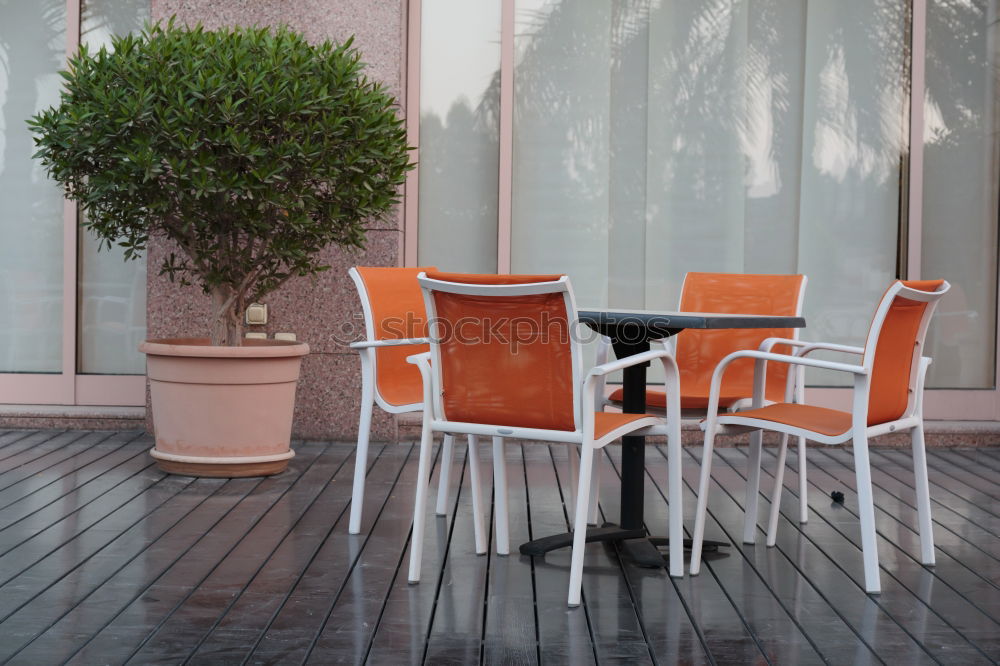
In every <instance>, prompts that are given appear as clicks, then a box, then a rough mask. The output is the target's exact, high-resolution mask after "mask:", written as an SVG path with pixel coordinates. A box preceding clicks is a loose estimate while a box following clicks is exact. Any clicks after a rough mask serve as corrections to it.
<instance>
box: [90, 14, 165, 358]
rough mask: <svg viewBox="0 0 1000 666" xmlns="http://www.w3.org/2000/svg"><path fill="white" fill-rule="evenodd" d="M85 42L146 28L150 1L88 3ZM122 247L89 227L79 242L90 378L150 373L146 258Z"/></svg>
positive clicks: (98, 43) (97, 43)
mask: <svg viewBox="0 0 1000 666" xmlns="http://www.w3.org/2000/svg"><path fill="white" fill-rule="evenodd" d="M81 10H82V17H81V21H80V40H81V42H83V43H84V44H87V45H88V46H89V47H90V48H91V49H98V48H100V47H102V46H105V47H110V45H111V36H112V35H123V34H128V33H129V32H136V31H139V30H141V29H142V27H143V24H144V23H145V22H146V21H148V20H149V18H150V10H149V3H148V2H134V1H133V0H85V1H84V2H83V4H82V8H81ZM122 253H123V250H122V248H120V247H118V246H114V247H112V248H111V249H110V250H109V249H108V248H107V247H105V248H104V249H99V248H98V242H97V238H96V237H95V236H94V235H93V234H91V233H90V232H89V231H87V230H86V229H84V228H82V227H81V228H80V237H79V258H80V266H79V285H78V287H79V303H78V316H77V322H78V327H79V331H78V334H77V344H78V349H79V353H78V356H77V364H78V366H79V368H78V370H79V372H81V373H84V374H135V375H141V374H143V373H145V371H146V359H145V356H144V355H143V354H140V353H139V349H138V347H139V343H141V342H142V341H143V339H144V338H145V337H146V259H145V257H143V258H142V259H139V260H136V261H129V262H126V261H124V258H123V254H122Z"/></svg>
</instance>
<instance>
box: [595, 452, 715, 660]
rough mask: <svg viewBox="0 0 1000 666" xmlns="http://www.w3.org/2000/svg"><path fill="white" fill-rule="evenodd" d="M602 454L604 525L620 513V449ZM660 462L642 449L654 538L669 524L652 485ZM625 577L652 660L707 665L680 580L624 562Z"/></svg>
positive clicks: (662, 478) (661, 475)
mask: <svg viewBox="0 0 1000 666" xmlns="http://www.w3.org/2000/svg"><path fill="white" fill-rule="evenodd" d="M606 451H607V452H608V453H610V454H611V455H612V457H611V459H610V460H609V459H608V458H607V457H604V456H602V457H604V460H603V464H604V467H603V473H602V475H601V478H602V482H603V483H602V487H601V509H602V515H603V516H604V519H605V520H608V519H614V518H617V517H618V515H619V513H620V506H619V505H620V501H619V498H620V495H619V489H620V484H621V478H620V473H621V447H620V446H615V445H612V446H609V447H607V448H606ZM661 463H662V459H661V458H660V456H658V455H657V454H656V453H655V452H654V451H653V450H652V449H651V448H647V450H646V493H645V498H644V502H643V505H644V506H643V516H644V517H645V520H646V526H647V528H648V529H649V531H650V533H651V534H653V535H655V536H663V535H666V534H667V528H668V526H669V525H668V524H669V520H668V518H667V515H668V513H667V503H666V499H665V497H664V495H663V490H662V489H661V487H660V485H659V483H658V482H662V483H663V484H664V485H665V482H666V478H667V477H666V471H665V467H664V466H663V465H662V464H661ZM622 564H623V566H624V569H625V578H626V580H627V581H628V584H629V588H630V589H631V590H632V598H633V602H634V603H635V605H636V608H637V609H638V612H639V616H640V618H641V619H642V624H643V628H644V629H645V632H646V640H647V642H648V644H649V647H650V650H651V651H652V652H653V654H654V656H655V657H656V660H657V661H658V662H660V663H665V664H677V663H686V664H700V663H710V659H709V656H708V652H707V650H706V648H705V643H704V640H703V637H702V635H701V633H700V631H699V628H698V627H697V625H696V624H695V623H694V621H693V620H692V619H691V612H690V611H691V609H690V608H688V606H687V602H686V601H685V599H684V596H683V595H682V594H681V592H680V590H679V586H682V585H685V584H686V582H685V581H686V577H685V580H675V579H673V578H671V577H670V576H669V575H668V574H667V570H666V569H648V568H645V567H639V566H636V565H635V564H633V563H632V562H631V561H630V560H629V559H628V558H625V559H624V561H623V563H622Z"/></svg>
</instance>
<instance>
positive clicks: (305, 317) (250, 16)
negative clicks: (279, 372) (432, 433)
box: [147, 0, 406, 440]
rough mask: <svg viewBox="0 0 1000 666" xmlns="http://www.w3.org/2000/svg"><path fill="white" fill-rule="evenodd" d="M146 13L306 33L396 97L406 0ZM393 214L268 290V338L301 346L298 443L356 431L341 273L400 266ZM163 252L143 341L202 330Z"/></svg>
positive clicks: (195, 304)
mask: <svg viewBox="0 0 1000 666" xmlns="http://www.w3.org/2000/svg"><path fill="white" fill-rule="evenodd" d="M152 8H153V19H154V20H159V19H167V18H169V17H170V16H173V15H176V16H177V18H178V19H179V20H181V21H183V22H186V23H190V24H193V23H196V22H201V23H202V24H203V25H204V26H205V27H207V28H218V27H220V26H225V25H279V24H286V25H288V26H290V27H291V28H293V29H295V30H297V31H299V32H301V33H302V34H304V35H305V36H306V37H307V38H308V39H310V40H313V41H322V40H324V39H330V40H333V41H344V40H346V39H347V38H348V37H350V36H351V35H354V45H355V46H356V47H357V48H358V49H359V50H360V52H361V54H362V60H364V61H365V62H366V63H367V64H368V75H369V76H370V77H371V78H373V79H376V80H379V81H381V82H383V83H384V84H385V85H386V87H387V89H388V90H389V91H390V92H391V93H392V94H394V95H396V97H397V98H399V99H400V104H402V103H403V101H404V99H403V92H404V90H405V74H406V60H405V56H406V48H405V26H406V0H153V3H152ZM400 229H401V221H400V219H399V216H398V215H397V216H393V217H392V218H391V219H387V220H384V221H378V222H373V223H372V224H371V226H370V228H369V230H368V246H367V248H366V249H365V250H364V251H359V252H348V251H345V250H342V249H339V248H327V249H326V250H325V251H324V252H323V254H322V259H323V261H324V263H327V264H329V265H330V266H331V267H332V268H331V269H330V270H329V271H327V272H325V273H321V274H320V275H318V276H317V277H315V278H311V279H300V280H297V281H293V282H290V283H289V284H287V285H285V286H284V287H283V288H282V289H281V290H280V291H279V292H277V293H274V294H271V295H269V296H268V297H267V298H266V299H264V302H265V303H267V304H268V309H269V312H268V318H269V321H268V325H267V326H266V327H259V328H256V329H255V330H262V331H263V330H266V331H267V332H268V333H269V334H273V333H275V332H279V331H288V332H293V333H295V334H296V336H298V339H299V340H302V341H304V342H307V343H309V347H310V349H311V353H310V355H309V356H307V357H306V358H305V360H304V361H303V364H302V378H301V380H300V382H299V389H298V396H297V400H296V413H295V423H294V426H293V434H294V436H296V437H302V438H307V439H338V440H351V439H354V438H355V437H356V436H357V427H358V423H357V422H358V408H359V397H360V393H361V379H360V365H359V362H358V358H357V355H356V354H355V353H353V352H352V351H351V350H350V349H349V348H348V347H347V346H346V344H345V335H344V329H345V328H346V329H348V330H349V329H351V327H357V326H358V325H361V330H363V324H362V320H361V304H360V303H359V301H358V297H357V292H356V291H355V289H354V284H353V283H352V282H351V280H350V278H349V277H348V276H347V270H348V269H349V268H350V267H351V266H355V265H369V266H395V265H397V264H399V263H400V261H399V257H400V247H401V231H400ZM168 252H169V249H168V248H167V247H166V246H165V245H164V244H157V245H155V246H153V247H151V248H150V252H149V267H150V269H149V278H148V308H149V310H148V315H147V324H148V328H149V337H151V338H159V337H172V336H182V335H207V333H208V331H207V324H206V322H207V321H208V309H209V308H208V299H207V297H205V296H203V295H202V294H201V293H200V291H199V290H198V289H197V288H191V287H187V288H181V287H178V286H176V285H173V284H171V283H170V282H169V281H168V280H167V279H166V278H164V277H161V276H159V275H157V272H158V268H159V265H160V262H161V261H162V258H163V256H164V255H165V254H166V253H168ZM396 436H397V427H396V424H395V422H394V420H393V419H392V418H390V417H389V416H388V415H386V414H385V413H383V412H381V411H380V410H378V409H376V410H375V418H374V421H373V433H372V437H373V438H374V439H381V440H391V439H395V438H396Z"/></svg>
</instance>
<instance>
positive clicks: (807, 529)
mask: <svg viewBox="0 0 1000 666" xmlns="http://www.w3.org/2000/svg"><path fill="white" fill-rule="evenodd" d="M720 457H724V458H725V459H726V460H727V462H729V463H730V464H733V465H734V468H735V467H738V466H745V464H746V459H745V456H744V452H743V451H742V450H739V449H729V450H726V451H724V452H722V455H721V456H720ZM763 460H764V469H765V470H767V471H766V472H765V474H767V475H768V476H769V471H770V468H771V467H770V466H769V463H771V464H773V461H774V457H773V455H772V454H771V452H770V451H769V450H765V452H764V456H763ZM787 467H789V465H786V468H787ZM789 477H791V478H789ZM785 478H786V483H785V487H786V493H787V492H788V491H789V490H790V489H791V488H793V487H795V488H797V485H796V486H791V484H792V482H793V481H794V482H795V483H796V484H797V479H795V475H794V473H792V474H789V469H786V470H785ZM817 479H818V481H819V482H817ZM809 487H810V490H809V506H810V510H811V512H812V513H811V514H810V521H809V523H808V524H807V525H806V526H804V527H803V530H802V531H803V533H806V534H808V535H809V537H810V539H811V540H812V541H813V542H814V543H816V544H817V545H819V546H820V547H822V548H824V549H834V548H835V549H843V548H844V545H845V543H844V542H845V541H846V542H847V546H848V547H847V549H846V552H843V550H841V552H842V554H840V555H839V557H838V560H837V564H838V566H839V567H840V568H841V569H842V570H843V571H844V572H845V573H847V574H848V576H850V577H851V579H852V580H854V581H855V583H856V584H857V585H858V587H859V588H861V589H864V570H863V569H864V567H863V563H862V557H861V551H860V533H859V527H858V520H857V517H856V516H855V515H853V514H851V513H850V512H849V511H847V510H845V507H844V506H841V505H837V504H834V503H832V502H831V501H830V500H829V497H830V492H831V491H832V490H834V489H836V488H841V487H842V488H843V489H844V492H845V495H846V494H847V492H849V491H848V489H847V487H846V485H845V484H844V479H843V478H841V479H836V478H833V477H831V476H830V475H828V474H826V473H825V470H824V469H823V468H821V467H818V468H816V471H815V473H814V472H813V470H812V469H811V470H810V474H809ZM831 505H832V506H831ZM855 505H856V500H855ZM813 517H815V518H813ZM877 538H878V541H879V551H880V552H879V555H880V565H881V568H882V576H881V579H882V593H881V594H880V595H873V596H872V598H873V599H874V600H875V601H876V603H878V605H879V606H880V607H881V608H882V609H884V610H885V611H886V612H887V613H888V614H889V615H890V616H891V617H892V618H893V619H894V620H895V621H896V622H897V624H899V626H900V627H901V628H903V630H904V631H906V632H907V633H908V634H909V635H910V636H912V637H914V639H915V640H917V641H918V642H919V643H920V644H921V645H922V647H923V649H925V650H926V651H927V652H928V654H930V655H931V656H932V657H933V658H934V659H938V660H941V659H944V660H948V659H958V660H960V661H962V662H963V663H986V662H988V661H989V660H988V659H986V657H985V655H984V654H983V653H982V652H981V651H980V650H979V649H978V648H977V647H976V646H975V645H974V644H972V643H971V642H970V641H969V640H967V639H966V638H965V637H964V636H963V635H962V634H961V633H960V632H958V631H956V629H955V628H954V627H953V626H951V625H950V624H948V622H947V620H945V619H944V618H943V617H941V616H940V615H939V614H938V613H937V612H936V610H935V609H934V608H933V607H931V606H930V605H928V604H927V603H925V601H924V600H923V599H922V598H921V596H922V595H921V592H922V590H923V587H922V586H921V585H920V583H919V580H917V579H920V578H923V579H924V585H925V586H926V582H927V581H930V580H932V578H933V577H932V576H931V575H930V574H928V572H927V571H926V570H925V569H923V568H922V567H920V566H919V565H918V564H916V563H914V562H913V560H912V559H910V558H909V557H907V556H906V555H905V553H903V552H902V551H901V550H900V549H898V548H896V547H894V546H892V545H891V544H888V543H887V540H886V539H884V538H883V537H882V536H881V535H879V536H878V537H877ZM852 546H853V550H854V552H853V553H852V552H850V551H851V547H852Z"/></svg>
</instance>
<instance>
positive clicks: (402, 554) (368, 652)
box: [244, 442, 465, 664]
mask: <svg viewBox="0 0 1000 666" xmlns="http://www.w3.org/2000/svg"><path fill="white" fill-rule="evenodd" d="M419 446H420V445H419V444H411V445H410V447H411V452H412V450H413V448H416V447H419ZM443 448H444V442H442V443H441V446H440V447H438V450H437V451H436V452H435V453H434V458H433V459H432V461H431V469H430V470H429V472H428V473H429V474H431V475H433V471H434V467H436V466H437V464H438V462H439V461H440V458H441V449H443ZM407 458H409V456H407ZM462 469H463V470H464V469H465V467H464V464H463V467H462ZM418 471H419V470H418ZM440 476H441V472H440V470H439V471H438V483H441V481H440ZM418 480H419V479H418ZM428 487H429V482H428ZM391 494H392V493H391V492H390V493H389V495H391ZM387 498H388V495H387ZM457 499H458V498H457V497H456V502H457ZM386 501H388V499H387V500H386ZM384 506H385V505H384V504H383V507H384ZM455 507H456V509H455V511H454V512H453V514H452V518H453V520H452V522H454V515H455V514H457V513H458V508H457V507H458V504H455ZM381 514H382V512H381V510H380V511H379V515H381ZM372 524H373V525H374V523H372ZM369 534H370V531H369ZM412 539H413V520H412V519H411V520H410V529H409V531H408V532H407V536H406V539H405V540H404V541H403V547H402V549H401V550H400V552H399V559H398V560H396V570H395V571H394V572H393V575H392V580H391V581H389V587H388V588H387V589H386V593H385V598H384V599H382V606H381V607H380V608H379V610H378V616H377V617H376V618H375V622H373V623H372V633H371V636H369V637H368V648H367V649H366V650H365V658H364V659H363V660H362V663H367V662H368V657H369V656H370V655H371V652H372V647H373V646H374V645H375V636H376V635H377V634H378V629H379V627H380V626H381V624H382V618H383V617H384V616H385V607H386V606H388V605H389V597H391V596H392V590H393V585H394V584H395V582H396V579H397V578H399V570H400V568H401V567H402V566H403V562H404V561H405V560H406V554H407V552H408V551H409V545H410V541H412ZM365 542H366V543H367V537H366V540H365ZM362 550H363V549H362ZM346 580H347V579H345V581H346ZM407 584H409V582H407ZM333 609H334V606H330V610H329V611H328V612H327V614H326V618H325V619H324V620H323V623H322V624H321V625H320V628H319V630H318V631H317V632H316V635H315V636H313V639H312V642H311V643H309V649H308V650H306V656H305V657H303V659H302V663H303V664H305V663H306V662H307V661H309V656H310V655H311V654H312V652H313V650H314V649H315V648H316V643H317V642H318V641H319V637H320V636H321V635H322V634H323V628H324V627H325V626H326V623H327V622H328V621H329V620H330V615H331V614H332V613H333ZM244 663H245V661H244Z"/></svg>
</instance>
